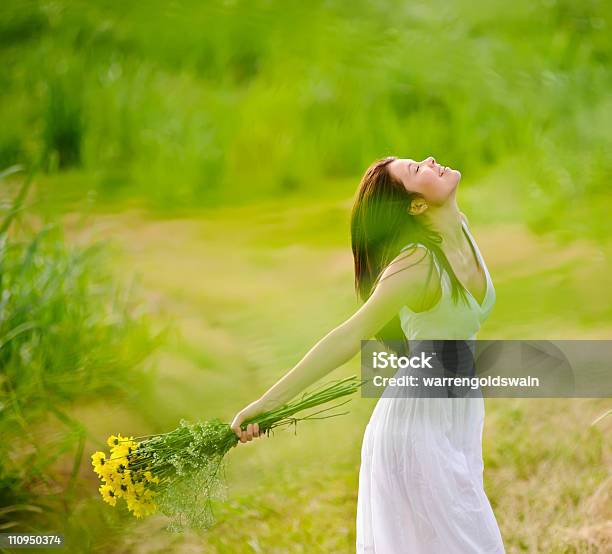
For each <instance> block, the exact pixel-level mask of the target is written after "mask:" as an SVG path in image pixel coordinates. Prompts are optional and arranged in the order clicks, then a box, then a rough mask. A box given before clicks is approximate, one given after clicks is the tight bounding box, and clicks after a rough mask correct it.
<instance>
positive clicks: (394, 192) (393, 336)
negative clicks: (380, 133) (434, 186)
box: [351, 156, 468, 354]
mask: <svg viewBox="0 0 612 554" xmlns="http://www.w3.org/2000/svg"><path fill="white" fill-rule="evenodd" d="M396 159H397V158H396V157H395V156H389V157H386V158H383V159H380V160H377V161H376V162H374V163H373V164H372V165H370V167H368V169H367V170H366V172H365V174H364V176H363V178H362V179H361V183H360V185H359V189H358V191H357V196H356V199H355V203H354V205H353V212H352V215H351V241H352V249H353V258H354V264H355V289H356V291H357V294H358V296H359V297H360V298H361V300H362V301H364V302H365V301H366V300H367V299H368V298H369V297H370V295H371V294H372V292H373V291H374V289H375V288H376V285H377V284H378V280H379V279H380V276H381V274H382V273H383V271H384V270H385V268H386V267H387V266H388V265H389V263H391V261H393V260H394V259H395V258H396V257H397V255H398V254H399V253H400V251H401V249H402V248H403V247H404V246H406V245H407V244H409V243H420V244H422V245H424V246H425V247H426V248H427V249H428V250H429V251H430V252H431V253H432V255H433V256H435V257H436V260H437V261H438V262H439V264H440V265H441V267H443V268H444V269H445V270H446V271H447V272H448V274H449V276H450V280H451V285H452V298H453V300H454V301H455V302H456V301H457V299H458V296H459V295H460V296H461V297H462V298H463V300H464V302H466V303H468V298H467V295H466V293H465V290H464V288H463V285H462V284H461V282H460V281H459V280H458V279H457V277H456V275H455V273H454V271H453V269H452V267H451V265H450V263H449V262H448V259H447V258H446V256H445V255H444V252H443V251H442V249H441V248H440V246H439V244H440V243H441V242H442V237H441V236H440V234H439V233H438V232H437V231H435V230H434V229H433V228H431V226H428V225H426V224H424V223H421V222H419V221H417V219H416V218H415V217H414V216H412V215H410V214H409V213H408V209H409V207H410V203H411V201H412V199H413V198H415V197H416V196H418V195H417V194H416V193H412V192H409V191H407V190H406V188H405V187H404V185H403V183H402V182H401V181H399V180H397V179H395V178H394V177H393V176H392V175H391V173H390V172H389V168H388V166H389V164H390V163H391V162H392V161H394V160H396ZM415 248H416V247H413V249H412V250H411V249H409V250H408V251H407V254H406V255H410V254H411V252H414V249H415ZM417 261H419V260H417ZM432 263H433V260H432ZM431 275H432V267H430V271H429V277H431ZM429 277H428V279H429ZM428 282H429V280H428ZM423 290H425V289H423ZM375 337H376V338H377V339H378V340H379V341H381V342H382V343H384V344H385V345H386V346H387V347H389V348H390V349H392V350H395V351H398V353H402V354H404V353H407V352H408V344H407V341H406V337H405V335H404V332H403V331H402V328H401V325H400V319H399V315H395V316H394V317H393V318H392V319H391V320H390V321H389V322H388V323H387V324H386V325H385V326H384V327H383V328H382V329H380V330H379V331H378V332H377V333H376V334H375ZM367 338H369V337H364V339H367ZM400 351H401V352H400Z"/></svg>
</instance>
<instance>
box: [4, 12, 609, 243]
mask: <svg viewBox="0 0 612 554" xmlns="http://www.w3.org/2000/svg"><path fill="white" fill-rule="evenodd" d="M0 10H1V11H0V16H1V17H0V37H2V39H1V43H0V47H1V48H0V62H1V63H2V66H3V72H2V76H1V77H0V79H1V80H0V84H1V85H2V97H3V102H2V104H1V105H0V120H1V121H2V123H3V125H2V126H1V127H0V167H3V166H7V165H10V164H12V163H15V162H23V161H29V160H34V159H38V157H39V156H42V157H43V159H44V164H45V167H46V169H47V172H48V177H49V179H48V187H47V189H48V192H49V196H50V198H51V199H55V200H57V199H58V198H66V197H67V198H73V197H80V198H86V197H88V195H89V197H90V198H96V199H98V201H103V200H108V199H122V201H123V202H130V203H139V204H144V205H145V206H148V207H149V208H153V209H157V210H159V211H162V212H168V211H173V210H177V209H185V208H193V207H195V206H204V207H206V206H214V205H218V204H233V205H235V204H245V203H251V202H254V201H258V200H259V199H261V198H262V197H266V198H274V197H287V196H293V195H296V194H297V195H300V194H307V195H309V196H312V195H317V196H318V195H320V194H323V193H325V192H326V190H327V189H328V187H329V184H330V183H334V181H333V180H334V179H340V180H341V182H343V183H346V182H347V181H346V179H347V178H349V179H354V177H355V176H357V175H359V174H361V173H362V172H363V171H364V169H365V167H366V166H367V165H368V164H369V163H370V162H371V161H372V160H373V159H375V158H377V157H381V156H383V155H388V154H397V155H400V156H402V157H412V158H413V159H423V158H425V157H426V156H428V155H431V154H433V155H434V156H436V157H437V159H438V160H439V161H440V162H441V163H443V164H445V165H451V166H452V167H458V168H460V169H461V170H462V171H463V172H464V174H466V175H470V176H472V177H473V178H480V177H482V176H483V175H485V174H488V173H490V172H491V171H492V170H494V169H496V168H498V169H500V170H503V171H504V172H505V174H506V175H507V176H508V177H509V178H510V181H511V182H512V186H513V187H514V188H515V189H517V190H520V192H521V196H522V201H521V205H522V206H523V207H524V213H523V214H522V217H523V221H526V222H527V223H528V224H529V225H530V228H531V229H532V230H535V231H538V232H541V231H550V230H553V229H555V230H558V231H560V232H561V233H563V234H565V235H566V236H568V237H571V236H575V235H580V236H585V235H589V236H592V237H602V236H603V237H605V236H607V235H608V234H609V233H610V230H611V229H610V226H609V220H610V218H609V217H608V212H609V210H610V206H611V201H610V187H609V182H610V179H611V177H612V156H611V154H610V152H611V151H612V148H611V146H612V145H611V143H610V140H611V139H610V133H609V131H608V129H609V128H610V127H612V99H611V97H610V94H609V91H610V88H611V85H612V75H611V69H610V68H611V64H610V61H611V48H610V40H609V35H610V26H611V23H612V17H611V16H612V7H611V5H610V3H609V2H601V1H598V0H589V1H584V2H577V1H575V0H545V1H539V2H533V1H531V0H518V1H515V2H512V3H511V4H508V3H507V2H503V1H501V0H496V1H492V2H491V1H477V2H474V1H473V0H470V1H467V0H454V1H453V2H446V1H443V0H433V1H427V2H424V1H422V2H409V3H406V2H403V1H401V0H395V1H387V2H372V1H368V0H354V1H352V2H351V3H350V4H347V3H345V2H341V1H339V0H338V1H329V0H327V1H323V0H318V1H315V2H306V3H304V2H298V1H287V2H271V1H266V0H257V1H249V2H246V1H238V0H232V1H230V0H228V1H224V2H195V1H192V0H191V1H183V2H175V3H168V2H162V1H159V0H145V1H144V2H139V3H138V4H132V3H117V2H112V1H108V0H97V1H95V2H85V1H82V0H58V1H54V2H45V1H42V0H28V1H24V0H19V1H14V0H9V1H6V2H3V4H2V7H1V8H0ZM332 186H334V187H336V188H337V189H338V191H340V192H342V193H344V194H350V192H352V189H353V188H354V183H353V181H351V184H350V186H342V185H341V184H339V183H338V182H335V183H334V184H333V185H332Z"/></svg>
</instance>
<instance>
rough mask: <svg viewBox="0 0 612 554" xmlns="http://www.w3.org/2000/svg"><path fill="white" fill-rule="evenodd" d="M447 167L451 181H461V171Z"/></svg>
mask: <svg viewBox="0 0 612 554" xmlns="http://www.w3.org/2000/svg"><path fill="white" fill-rule="evenodd" d="M448 169H449V170H450V175H449V177H451V178H452V179H453V181H455V184H456V183H459V181H461V171H459V170H458V169H451V168H450V167H449V168H448Z"/></svg>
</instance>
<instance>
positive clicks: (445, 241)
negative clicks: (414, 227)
mask: <svg viewBox="0 0 612 554" xmlns="http://www.w3.org/2000/svg"><path fill="white" fill-rule="evenodd" d="M418 217H419V218H421V219H422V221H423V222H424V223H426V224H427V225H428V226H431V227H432V228H433V229H435V230H436V231H437V232H438V233H440V235H441V236H442V247H443V248H447V249H449V250H451V249H454V248H458V247H460V245H462V244H464V241H465V239H464V235H463V222H462V218H461V213H460V212H459V207H458V206H457V202H456V201H455V197H454V195H453V196H452V197H451V198H449V200H448V201H447V202H445V203H444V204H442V205H441V206H429V207H428V208H427V210H426V211H425V212H424V213H423V214H421V215H420V216H418Z"/></svg>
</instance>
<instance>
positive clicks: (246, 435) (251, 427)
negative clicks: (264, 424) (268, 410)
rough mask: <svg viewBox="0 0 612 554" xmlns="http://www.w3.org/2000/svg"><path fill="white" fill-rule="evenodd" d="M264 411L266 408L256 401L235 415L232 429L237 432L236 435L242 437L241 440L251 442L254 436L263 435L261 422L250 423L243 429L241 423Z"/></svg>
mask: <svg viewBox="0 0 612 554" xmlns="http://www.w3.org/2000/svg"><path fill="white" fill-rule="evenodd" d="M264 411H265V410H264V408H263V407H262V406H261V404H260V403H259V402H258V401H255V402H253V403H251V404H249V405H248V406H247V407H246V408H244V409H242V410H241V411H240V412H238V413H237V414H236V415H235V416H234V419H233V421H232V423H231V425H230V427H231V428H232V431H234V433H236V436H237V437H238V438H239V439H240V442H250V441H252V440H253V437H255V438H257V437H259V436H263V435H260V432H259V423H249V424H248V425H247V427H246V429H242V428H241V426H240V425H241V424H242V422H243V421H244V420H246V419H250V418H252V417H255V416H256V415H259V414H260V413H262V412H264Z"/></svg>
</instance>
